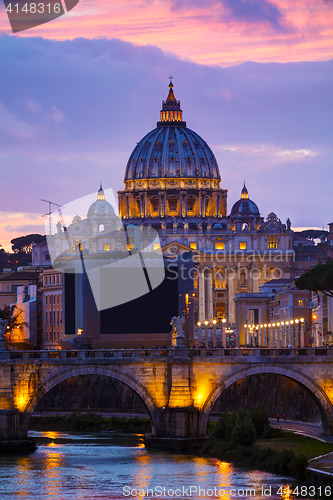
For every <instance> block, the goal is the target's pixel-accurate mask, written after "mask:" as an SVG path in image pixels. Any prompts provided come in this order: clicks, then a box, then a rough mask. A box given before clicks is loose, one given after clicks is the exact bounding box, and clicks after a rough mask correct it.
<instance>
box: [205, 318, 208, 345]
mask: <svg viewBox="0 0 333 500" xmlns="http://www.w3.org/2000/svg"><path fill="white" fill-rule="evenodd" d="M205 346H206V348H208V321H207V320H206V321H205Z"/></svg>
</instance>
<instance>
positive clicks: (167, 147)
mask: <svg viewBox="0 0 333 500" xmlns="http://www.w3.org/2000/svg"><path fill="white" fill-rule="evenodd" d="M172 87H173V85H172V83H170V85H169V89H170V90H169V95H168V98H167V100H166V101H163V103H162V111H161V121H160V122H158V124H157V128H155V129H154V130H152V131H151V132H149V133H148V134H147V135H146V136H145V137H144V138H143V139H142V140H141V141H140V142H139V143H138V144H137V146H136V147H135V148H134V151H133V152H132V154H131V156H130V158H129V160H128V163H127V167H126V172H125V179H124V180H125V181H129V180H133V179H151V178H153V179H157V178H168V177H173V178H175V177H182V178H188V177H190V178H191V177H192V178H193V177H201V178H204V177H206V178H210V179H217V180H220V172H219V167H218V164H217V161H216V159H215V156H214V153H213V151H212V150H211V149H210V147H209V146H208V144H207V143H206V142H205V141H204V140H203V139H202V138H201V137H200V136H199V135H198V134H196V133H195V132H193V130H190V129H189V128H187V127H186V123H185V122H184V121H182V117H183V115H182V113H183V112H182V111H181V109H180V102H179V101H177V100H176V98H175V96H174V93H173V88H172Z"/></svg>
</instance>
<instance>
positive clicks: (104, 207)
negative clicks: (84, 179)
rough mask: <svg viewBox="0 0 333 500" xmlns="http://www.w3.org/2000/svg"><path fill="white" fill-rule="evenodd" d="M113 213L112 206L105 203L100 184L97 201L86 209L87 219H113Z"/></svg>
mask: <svg viewBox="0 0 333 500" xmlns="http://www.w3.org/2000/svg"><path fill="white" fill-rule="evenodd" d="M114 215H115V213H114V210H113V207H112V205H111V204H110V203H109V202H108V201H106V199H105V194H104V190H103V188H102V184H101V185H100V188H99V190H98V193H97V200H96V201H95V202H94V203H92V205H90V207H89V209H88V214H87V217H88V219H91V218H95V217H114Z"/></svg>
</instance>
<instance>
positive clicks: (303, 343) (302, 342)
mask: <svg viewBox="0 0 333 500" xmlns="http://www.w3.org/2000/svg"><path fill="white" fill-rule="evenodd" d="M304 346H305V342H304V323H301V347H304Z"/></svg>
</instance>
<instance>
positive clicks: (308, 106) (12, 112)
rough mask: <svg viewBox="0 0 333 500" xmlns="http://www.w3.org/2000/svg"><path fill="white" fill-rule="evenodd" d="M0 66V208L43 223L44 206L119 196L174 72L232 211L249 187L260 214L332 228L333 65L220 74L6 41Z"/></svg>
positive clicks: (79, 48) (105, 49)
mask: <svg viewBox="0 0 333 500" xmlns="http://www.w3.org/2000/svg"><path fill="white" fill-rule="evenodd" d="M0 67H1V81H0V95H1V98H0V101H1V105H2V107H1V113H0V126H1V130H0V171H1V185H2V197H1V209H2V210H6V211H10V212H16V213H17V212H25V213H26V212H29V213H36V214H42V213H45V212H46V210H47V207H46V206H45V205H44V204H43V203H42V202H41V201H39V200H40V198H44V199H46V200H51V201H53V202H55V203H59V204H65V203H68V202H69V201H71V200H74V199H76V198H79V197H81V196H83V195H86V194H90V193H91V192H93V191H94V190H96V191H97V189H98V187H99V183H100V181H101V180H102V182H103V186H104V187H105V188H107V187H112V188H113V189H114V192H116V191H117V189H118V190H119V189H122V187H123V183H122V180H123V176H124V171H125V166H126V162H127V160H128V157H129V155H130V153H131V152H132V150H133V148H134V146H135V145H136V143H137V142H138V141H139V140H141V138H142V137H143V136H144V135H145V134H146V133H147V132H149V131H150V130H152V129H153V128H154V127H155V126H156V122H157V121H158V120H159V111H160V106H161V100H162V99H165V98H166V96H167V91H168V75H169V74H170V72H171V73H172V74H173V75H174V85H175V87H174V90H175V95H176V98H177V99H180V100H181V105H182V109H183V112H184V119H185V120H186V122H187V125H188V127H189V128H191V129H193V130H195V131H196V132H197V133H198V134H200V135H201V136H202V137H203V138H204V139H205V140H206V141H207V142H208V144H209V145H210V146H211V147H212V149H213V151H214V152H215V155H216V158H217V160H218V163H219V166H220V170H221V176H222V186H223V187H224V188H227V189H228V190H229V193H228V209H229V210H230V208H231V206H232V204H233V203H234V202H235V201H236V200H237V199H238V198H239V195H240V189H241V187H242V183H243V180H244V178H245V179H246V183H247V186H248V188H249V192H250V197H251V198H252V199H253V200H254V201H256V203H257V204H258V205H259V208H260V211H261V212H262V214H263V215H267V214H268V213H269V212H270V211H271V210H272V209H274V210H275V211H276V212H277V214H278V216H279V217H280V218H281V219H283V220H285V218H286V217H287V216H289V217H290V218H291V220H292V222H293V224H295V225H299V226H303V225H312V226H322V225H324V224H326V223H327V222H329V221H330V219H331V215H330V214H329V213H328V207H330V206H331V185H332V182H333V178H332V175H333V174H332V167H331V158H332V155H333V147H332V141H331V130H332V129H333V115H332V113H329V110H330V109H331V107H332V104H333V61H319V62H302V63H288V64H276V63H270V64H268V63H267V64H258V63H253V62H247V63H244V64H240V65H238V66H233V67H226V68H219V67H208V66H204V65H199V64H195V63H191V62H188V61H182V60H180V59H177V58H176V57H174V56H172V55H170V54H165V53H163V52H162V51H161V50H159V49H157V48H155V47H139V46H133V45H131V44H129V43H125V42H121V41H119V40H107V39H95V40H87V39H84V38H80V39H75V40H72V41H69V40H67V41H51V40H44V39H41V38H32V37H31V38H19V37H15V36H2V37H0ZM1 120H2V121H1ZM318 173H319V174H318ZM272 204H273V206H272ZM0 222H1V213H0ZM36 222H37V221H36ZM41 223H43V219H42V220H41ZM6 224H7V225H9V224H12V223H11V222H10V221H7V220H6ZM20 225H22V224H20ZM0 243H1V242H0Z"/></svg>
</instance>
